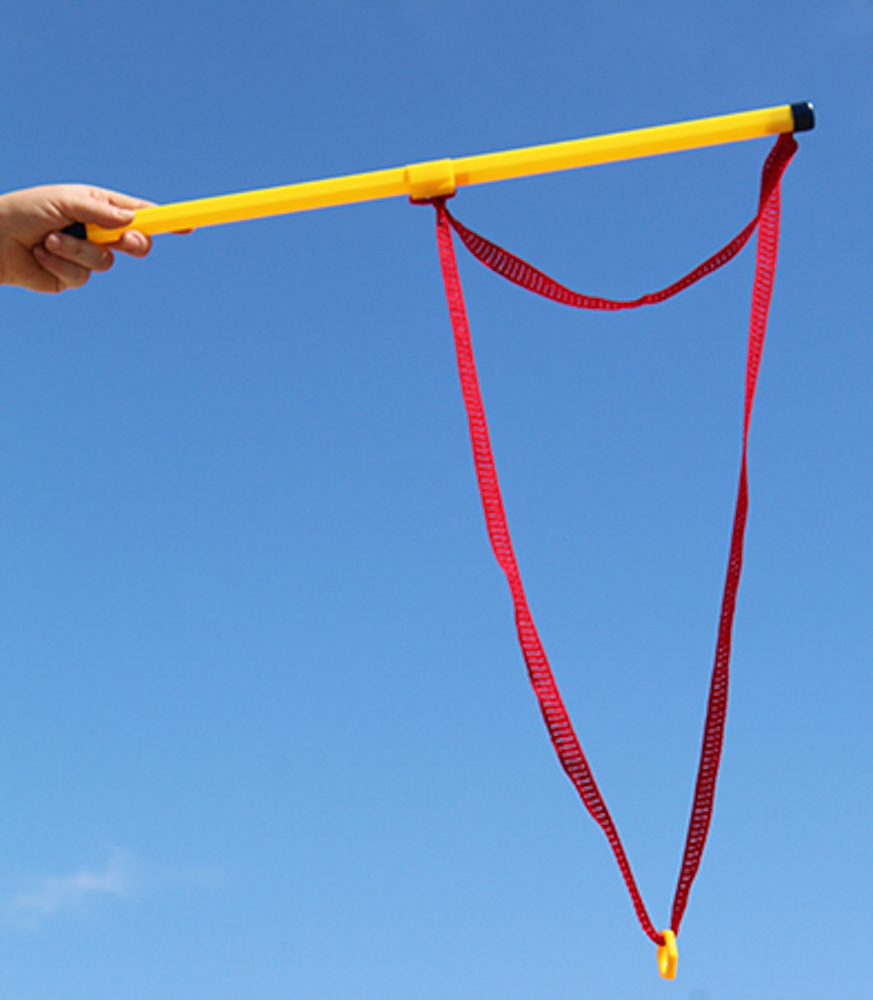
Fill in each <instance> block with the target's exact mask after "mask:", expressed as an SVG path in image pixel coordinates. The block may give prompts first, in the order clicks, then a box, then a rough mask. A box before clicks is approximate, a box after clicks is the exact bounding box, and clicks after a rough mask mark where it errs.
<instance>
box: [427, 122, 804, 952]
mask: <svg viewBox="0 0 873 1000" xmlns="http://www.w3.org/2000/svg"><path fill="white" fill-rule="evenodd" d="M796 149H797V144H796V142H795V141H794V138H793V137H792V136H780V138H779V140H778V141H777V143H776V145H775V146H774V148H773V150H772V151H771V153H770V155H769V157H768V158H767V162H766V164H765V166H764V172H763V176H762V182H761V197H760V204H759V211H758V214H757V216H756V217H755V218H754V219H753V220H752V222H750V223H749V225H748V226H746V228H745V229H744V230H743V231H742V232H741V233H740V234H739V235H738V236H737V237H736V238H735V239H734V240H732V241H731V242H730V243H729V244H727V246H725V247H724V248H722V250H720V251H719V252H718V253H717V254H715V255H714V256H713V257H711V258H709V260H707V261H706V262H705V263H704V264H702V265H701V266H700V267H698V268H696V269H695V270H694V271H691V272H690V273H689V274H687V275H686V276H685V277H684V278H681V279H680V280H679V281H677V282H675V283H674V284H673V285H670V286H669V287H668V288H665V289H663V290H662V291H659V292H655V293H652V294H650V295H644V296H642V297H641V298H639V299H635V300H633V301H630V302H617V301H613V300H610V299H601V298H593V297H591V296H586V295H580V294H579V293H578V292H573V291H571V290H570V289H568V288H565V287H564V286H563V285H560V284H558V282H556V281H554V280H553V279H551V278H549V277H548V276H547V275H545V274H543V273H542V272H541V271H538V270H536V268H533V267H531V265H530V264H527V263H525V262H524V261H522V260H520V258H518V257H515V256H514V255H513V254H510V253H509V252H508V251H506V250H503V249H502V248H500V247H498V246H497V245H496V244H493V243H491V242H490V241H488V240H486V239H484V238H483V237H481V236H478V235H477V234H476V233H473V232H471V231H470V230H468V229H466V228H465V227H464V226H462V225H461V223H459V222H458V221H457V220H456V219H454V218H453V217H452V216H451V215H450V213H449V212H448V210H447V209H446V207H445V201H444V199H437V200H436V201H435V207H436V211H437V244H438V247H439V255H440V265H441V268H442V274H443V282H444V284H445V289H446V298H447V300H448V306H449V315H450V317H451V322H452V329H453V331H454V337H455V350H456V354H457V359H458V371H459V374H460V379H461V391H462V393H463V397H464V405H465V407H466V410H467V419H468V422H469V427H470V439H471V443H472V447H473V460H474V463H475V467H476V478H477V480H478V484H479V492H480V495H481V498H482V506H483V508H484V512H485V521H486V524H487V528H488V535H489V538H490V540H491V547H492V549H493V551H494V555H495V557H496V558H497V561H498V563H499V564H500V566H501V568H502V569H503V572H504V573H505V575H506V579H507V581H508V583H509V589H510V592H511V595H512V601H513V604H514V606H515V621H516V628H517V631H518V638H519V642H520V645H521V650H522V653H523V655H524V660H525V663H526V665H527V670H528V676H529V678H530V681H531V684H532V686H533V689H534V692H535V693H536V696H537V700H538V702H539V705H540V710H541V711H542V714H543V718H544V720H545V723H546V726H547V728H548V730H549V735H550V736H551V739H552V744H553V745H554V747H555V751H556V753H557V754H558V758H559V760H560V762H561V765H562V766H563V768H564V770H565V772H566V773H567V775H568V777H569V778H570V780H571V781H572V782H573V785H574V786H575V787H576V790H577V791H578V793H579V795H580V797H581V798H582V801H583V803H584V804H585V806H586V808H587V809H588V811H589V813H590V814H591V816H592V817H593V818H594V820H595V822H596V823H597V824H598V825H599V826H600V827H601V829H602V830H603V832H604V834H605V835H606V838H607V840H608V841H609V845H610V847H611V848H612V852H613V854H614V855H615V859H616V861H617V862H618V866H619V869H620V870H621V873H622V876H623V878H624V881H625V884H626V885H627V889H628V892H629V893H630V896H631V901H632V902H633V907H634V910H635V911H636V915H637V918H638V920H639V922H640V925H641V926H642V928H643V931H644V932H645V933H646V934H647V935H648V937H649V938H651V940H652V941H653V942H655V944H657V945H663V944H664V938H663V935H661V934H660V933H658V931H657V930H656V929H655V927H654V925H653V923H652V921H651V919H650V918H649V914H648V912H647V910H646V907H645V904H644V903H643V900H642V897H641V895H640V891H639V889H638V888H637V884H636V880H635V879H634V876H633V872H632V870H631V866H630V862H629V861H628V858H627V855H626V854H625V850H624V847H623V845H622V843H621V839H620V838H619V835H618V831H617V830H616V827H615V823H614V822H613V820H612V817H611V815H610V813H609V810H608V808H607V806H606V803H605V802H604V800H603V796H602V795H601V794H600V790H599V789H598V787H597V783H596V781H595V780H594V775H593V773H592V771H591V768H590V766H589V764H588V761H587V759H586V757H585V754H584V752H583V750H582V747H581V745H580V743H579V740H578V738H577V737H576V733H575V731H574V729H573V725H572V723H571V721H570V717H569V715H568V713H567V709H566V708H565V706H564V703H563V701H562V699H561V695H560V692H559V691H558V686H557V684H556V682H555V678H554V675H553V674H552V670H551V667H550V666H549V662H548V659H547V657H546V653H545V650H544V649H543V646H542V642H541V641H540V638H539V635H538V633H537V630H536V626H535V624H534V621H533V617H532V616H531V613H530V608H529V607H528V603H527V597H526V595H525V592H524V586H523V584H522V580H521V574H520V572H519V569H518V563H517V562H516V558H515V553H514V551H513V547H512V540H511V538H510V534H509V526H508V524H507V521H506V514H505V511H504V508H503V500H502V497H501V493H500V485H499V483H498V479H497V470H496V468H495V465H494V455H493V452H492V450H491V442H490V437H489V433H488V425H487V422H486V418H485V409H484V406H483V404H482V396H481V392H480V390H479V379H478V375H477V372H476V362H475V358H474V355H473V346H472V341H471V338H470V327H469V323H468V320H467V312H466V307H465V305H464V296H463V292H462V289H461V281H460V277H459V275H458V268H457V261H456V259H455V251H454V246H453V244H452V233H451V228H450V227H453V228H454V229H455V231H456V232H457V233H458V235H459V236H460V238H461V239H462V241H463V242H464V244H465V246H467V247H468V249H470V250H471V252H472V253H473V254H474V255H475V256H476V257H478V258H479V260H481V261H482V262H483V263H485V264H487V266H489V267H491V268H492V269H493V270H495V271H497V272H498V273H499V274H502V275H503V276H504V277H506V278H508V279H509V280H511V281H514V282H515V283H516V284H520V285H522V286H523V287H525V288H528V289H530V290H531V291H535V292H537V293H538V294H541V295H545V296H546V297H548V298H552V299H555V300H556V301H559V302H563V303H565V304H567V305H572V306H576V307H580V308H589V309H626V308H632V307H636V306H640V305H649V304H652V303H655V302H661V301H663V300H664V299H666V298H669V297H670V296H672V295H675V294H676V293H677V292H679V291H681V290H682V289H683V288H687V287H688V285H690V284H692V283H693V282H695V281H697V280H699V279H700V278H702V277H703V276H704V275H706V274H709V273H710V272H711V271H714V270H716V269H717V268H718V267H721V266H722V265H723V264H725V263H726V262H727V261H728V260H730V259H731V258H732V257H733V256H735V255H736V254H737V253H738V252H739V251H740V250H741V249H742V247H743V246H744V245H745V244H746V242H747V241H748V240H749V238H750V236H751V234H752V232H753V231H754V229H755V228H756V226H760V231H759V237H758V251H757V265H756V270H755V282H754V289H753V293H752V316H751V325H750V333H749V352H748V360H747V366H746V403H745V420H744V425H743V450H742V460H741V466H740V485H739V493H738V497H737V506H736V512H735V514H734V527H733V534H732V537H731V548H730V557H729V560H728V573H727V580H726V582H725V588H724V596H723V599H722V610H721V619H720V622H719V631H718V642H717V645H716V655H715V665H714V667H713V674H712V681H711V688H710V695H709V705H708V710H707V716H706V724H705V729H704V738H703V748H702V751H701V757H700V765H699V769H698V777H697V786H696V790H695V795H694V805H693V808H692V813H691V819H690V822H689V827H688V837H687V841H686V845H685V854H684V857H683V861H682V868H681V871H680V875H679V882H678V885H677V888H676V895H675V899H674V903H673V916H672V922H671V927H672V929H673V931H674V932H675V931H678V930H679V925H680V923H681V920H682V915H683V913H684V911H685V906H686V904H687V901H688V893H689V891H690V888H691V884H692V882H693V881H694V877H695V875H696V874H697V869H698V868H699V866H700V859H701V856H702V854H703V848H704V845H705V843H706V837H707V833H708V831H709V824H710V820H711V818H712V807H713V800H714V796H715V784H716V778H717V775H718V766H719V760H720V757H721V747H722V741H723V737H724V723H725V715H726V711H727V692H728V677H729V665H730V647H731V629H732V624H733V616H734V609H735V606H736V595H737V588H738V586H739V581H740V571H741V568H742V556H743V536H744V532H745V525H746V514H747V510H748V479H747V470H746V453H747V445H748V433H749V423H750V420H751V415H752V404H753V401H754V395H755V385H756V382H757V375H758V369H759V366H760V361H761V353H762V350H763V346H764V335H765V332H766V324H767V313H768V310H769V306H770V299H771V295H772V290H773V278H774V274H775V269H776V254H777V249H778V238H779V181H780V179H781V177H782V174H783V172H784V170H785V167H786V166H787V165H788V162H789V161H790V159H791V157H792V156H793V155H794V152H795V150H796Z"/></svg>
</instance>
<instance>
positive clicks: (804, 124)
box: [791, 101, 815, 132]
mask: <svg viewBox="0 0 873 1000" xmlns="http://www.w3.org/2000/svg"><path fill="white" fill-rule="evenodd" d="M791 114H792V115H793V116H794V131H795V132H809V131H810V129H814V128H815V109H814V108H813V106H812V104H811V103H810V102H809V101H801V102H800V104H792V105H791Z"/></svg>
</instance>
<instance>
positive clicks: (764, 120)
mask: <svg viewBox="0 0 873 1000" xmlns="http://www.w3.org/2000/svg"><path fill="white" fill-rule="evenodd" d="M814 124H815V117H814V114H813V109H812V105H811V104H808V103H800V104H783V105H780V106H778V107H774V108H763V109H761V110H759V111H745V112H741V113H740V114H735V115H720V116H717V117H714V118H700V119H697V120H695V121H689V122H678V123H675V124H672V125H658V126H655V127H653V128H642V129H634V130H632V131H629V132H615V133H613V134H611V135H601V136H593V137H591V138H587V139H573V140H570V141H569V142H556V143H551V144H548V145H543V146H529V147H527V148H525V149H511V150H507V151H505V152H502V153H485V154H482V155H478V156H465V157H462V158H460V159H457V160H430V161H428V162H425V163H415V164H412V165H410V166H408V167H394V168H392V169H390V170H374V171H371V172H369V173H361V174H351V175H349V176H347V177H334V178H330V179H328V180H320V181H306V182H304V183H301V184H289V185H287V186H284V187H274V188H265V189H263V190H260V191H245V192H242V193H240V194H227V195H220V196H218V197H215V198H200V199H197V200H195V201H180V202H176V203H174V204H170V205H159V206H157V207H156V208H144V209H141V210H140V211H138V212H137V213H136V216H135V218H134V220H133V222H132V223H131V224H130V225H129V226H127V227H125V228H127V229H137V230H139V231H140V232H142V233H149V234H151V235H157V234H158V233H169V232H176V231H179V230H184V229H199V228H201V227H203V226H216V225H221V224H223V223H225V222H242V221H245V220H248V219H260V218H264V217H266V216H271V215H283V214H286V213H288V212H304V211H308V210H310V209H314V208H328V207H330V206H333V205H349V204H353V203H355V202H362V201H375V200H378V199H380V198H393V197H397V196H401V195H405V196H407V197H410V198H413V199H426V198H436V197H440V196H448V195H451V194H454V192H455V190H456V188H458V187H463V186H465V185H470V184H488V183H490V182H491V181H502V180H509V179H511V178H515V177H531V176H533V175H535V174H545V173H552V172H553V171H557V170H571V169H574V168H576V167H589V166H593V165H595V164H599V163H615V162H617V161H619V160H631V159H636V158H639V157H643V156H656V155H658V154H660V153H674V152H678V151H680V150H686V149H699V148H701V147H704V146H715V145H719V144H722V143H728V142H739V141H741V140H744V139H758V138H761V137H763V136H767V135H777V134H779V133H782V132H801V131H805V130H807V129H811V128H813V126H814ZM122 232H124V229H102V228H101V227H99V226H91V225H89V226H88V227H87V236H88V239H89V240H91V241H92V242H94V243H114V242H115V241H116V240H117V239H118V238H119V236H120V235H121V233H122Z"/></svg>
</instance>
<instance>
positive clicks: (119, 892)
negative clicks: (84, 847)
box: [2, 850, 138, 928]
mask: <svg viewBox="0 0 873 1000" xmlns="http://www.w3.org/2000/svg"><path fill="white" fill-rule="evenodd" d="M137 882H138V880H137V876H136V866H135V865H134V863H133V860H132V858H131V857H130V855H128V854H127V853H126V852H124V851H118V850H116V851H112V852H111V853H110V854H109V856H108V857H107V858H106V861H105V862H104V863H103V865H102V866H100V867H97V868H93V869H88V868H80V869H79V870H78V871H75V872H73V873H72V874H70V875H49V876H44V877H43V878H40V879H37V880H35V881H34V882H33V883H32V884H31V885H30V886H29V887H27V888H26V889H24V890H23V891H21V892H19V893H18V894H17V895H15V896H12V897H11V898H9V899H8V900H5V901H4V903H3V906H2V909H3V914H4V916H5V917H6V919H7V921H9V922H10V923H13V924H16V925H17V926H19V927H27V928H34V927H37V926H38V925H40V924H41V923H43V922H44V921H46V920H49V919H51V918H53V917H59V916H62V915H64V914H69V913H81V912H83V911H84V910H85V909H86V908H87V907H88V906H89V904H91V903H93V902H95V901H96V900H98V899H101V898H104V899H105V898H107V897H112V898H116V899H117V898H121V897H124V896H130V895H132V894H133V893H134V892H135V891H136V888H137Z"/></svg>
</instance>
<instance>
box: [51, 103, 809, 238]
mask: <svg viewBox="0 0 873 1000" xmlns="http://www.w3.org/2000/svg"><path fill="white" fill-rule="evenodd" d="M794 120H795V121H797V117H796V116H795V119H794ZM61 232H62V233H66V234H67V236H75V237H76V239H77V240H87V239H88V230H87V229H86V228H85V223H84V222H74V223H73V224H72V226H67V228H66V229H62V230H61Z"/></svg>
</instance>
